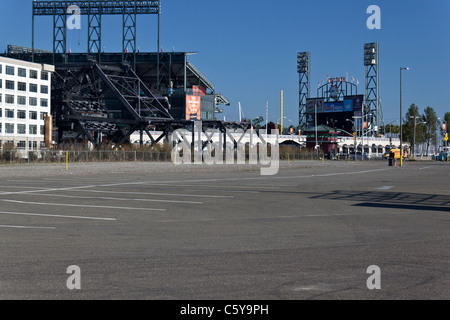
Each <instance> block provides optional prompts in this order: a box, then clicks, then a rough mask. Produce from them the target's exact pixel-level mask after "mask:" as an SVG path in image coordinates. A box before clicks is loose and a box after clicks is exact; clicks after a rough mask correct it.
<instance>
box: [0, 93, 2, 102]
mask: <svg viewBox="0 0 450 320" xmlns="http://www.w3.org/2000/svg"><path fill="white" fill-rule="evenodd" d="M2 98H3V95H2V94H1V93H0V103H1V102H2V101H3V99H2Z"/></svg>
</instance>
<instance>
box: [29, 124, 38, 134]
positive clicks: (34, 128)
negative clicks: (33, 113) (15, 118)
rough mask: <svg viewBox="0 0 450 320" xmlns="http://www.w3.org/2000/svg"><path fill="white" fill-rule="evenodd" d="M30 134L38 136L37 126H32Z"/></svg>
mask: <svg viewBox="0 0 450 320" xmlns="http://www.w3.org/2000/svg"><path fill="white" fill-rule="evenodd" d="M29 132H30V134H31V135H37V126H35V125H30V127H29Z"/></svg>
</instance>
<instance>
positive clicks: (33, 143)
mask: <svg viewBox="0 0 450 320" xmlns="http://www.w3.org/2000/svg"><path fill="white" fill-rule="evenodd" d="M28 149H30V150H37V141H28Z"/></svg>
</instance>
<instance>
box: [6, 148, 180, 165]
mask: <svg viewBox="0 0 450 320" xmlns="http://www.w3.org/2000/svg"><path fill="white" fill-rule="evenodd" d="M66 161H68V162H70V163H76V162H80V163H82V162H121V161H122V162H133V161H134V162H138V161H139V162H168V161H172V159H171V154H170V152H148V151H114V150H111V151H104V150H101V151H53V150H52V151H49V150H41V151H28V152H27V151H17V150H3V151H0V163H3V164H5V163H64V162H66Z"/></svg>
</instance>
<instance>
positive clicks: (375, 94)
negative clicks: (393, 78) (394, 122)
mask: <svg viewBox="0 0 450 320" xmlns="http://www.w3.org/2000/svg"><path fill="white" fill-rule="evenodd" d="M364 66H365V67H366V97H365V100H366V105H365V110H364V115H363V116H364V120H365V121H367V122H368V123H369V124H370V125H371V127H372V129H374V127H377V128H378V129H379V128H380V125H383V126H384V118H383V111H382V109H381V103H380V96H379V91H378V84H379V46H378V42H373V43H366V44H364ZM372 133H375V131H374V130H372Z"/></svg>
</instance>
